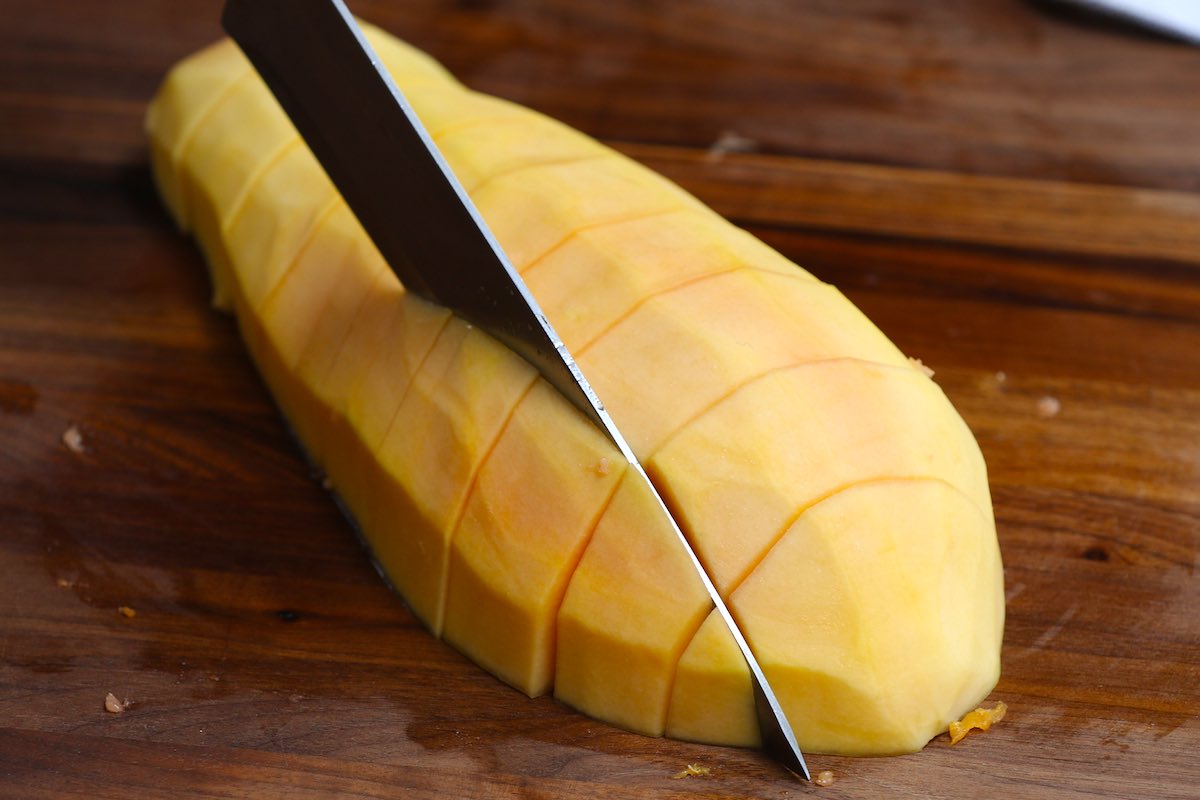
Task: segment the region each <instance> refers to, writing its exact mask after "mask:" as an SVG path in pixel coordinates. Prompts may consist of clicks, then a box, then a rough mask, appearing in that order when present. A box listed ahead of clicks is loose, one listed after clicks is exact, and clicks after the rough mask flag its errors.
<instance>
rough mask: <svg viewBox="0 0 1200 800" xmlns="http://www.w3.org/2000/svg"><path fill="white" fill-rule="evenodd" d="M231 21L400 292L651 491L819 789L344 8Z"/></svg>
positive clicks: (586, 390)
mask: <svg viewBox="0 0 1200 800" xmlns="http://www.w3.org/2000/svg"><path fill="white" fill-rule="evenodd" d="M222 24H223V25H224V27H225V30H226V31H227V32H228V33H229V34H230V35H231V36H232V37H233V39H234V41H236V42H237V44H238V45H239V47H241V49H242V51H243V52H244V53H245V54H246V56H247V58H249V60H250V62H251V63H252V64H253V65H254V67H255V69H257V70H258V72H259V74H260V75H261V76H262V77H263V80H264V81H265V82H266V84H267V86H268V87H269V88H270V89H271V91H272V93H273V94H274V95H275V97H276V98H277V99H278V100H279V103H280V105H281V106H283V109H284V111H285V112H286V113H287V115H288V116H289V117H290V118H291V120H292V122H293V123H294V124H295V126H296V128H297V130H299V132H300V135H301V136H302V137H303V138H304V140H305V141H306V143H307V144H308V145H309V147H310V149H311V150H312V151H313V153H314V154H315V155H316V157H317V159H318V161H319V162H320V163H321V165H322V167H324V169H325V171H326V172H327V173H328V174H329V176H330V178H331V179H332V180H333V182H334V184H335V185H336V186H337V188H338V189H339V191H340V192H341V193H342V196H343V197H344V198H345V200H346V202H347V203H348V204H349V205H350V208H351V210H353V211H354V213H355V215H356V216H357V217H358V219H359V221H360V222H361V223H362V226H363V228H364V229H365V230H366V231H367V233H368V235H369V236H370V237H371V239H372V240H373V241H374V242H375V245H376V247H378V248H379V251H380V253H382V255H383V256H384V258H385V260H386V261H387V263H388V264H389V266H390V267H391V268H392V270H393V271H394V272H395V273H396V275H397V277H398V278H399V279H400V282H401V283H402V284H403V285H404V286H405V287H406V288H407V289H409V290H411V291H414V292H416V293H417V294H419V295H421V296H423V297H426V298H427V299H429V300H432V301H433V302H435V303H438V304H440V305H443V306H446V307H447V308H449V309H450V310H452V311H454V312H456V313H458V314H460V315H461V316H462V317H463V318H465V319H466V320H467V321H469V322H471V323H473V324H476V325H478V326H479V327H481V328H482V329H484V330H485V331H487V332H488V333H491V334H492V335H493V336H495V337H496V338H497V339H499V340H500V341H501V342H503V343H504V344H505V345H507V346H508V347H510V348H511V349H513V350H514V351H516V352H517V353H518V354H520V355H521V356H523V357H524V358H525V359H526V360H528V361H529V362H530V363H531V364H532V365H533V366H535V367H536V368H537V369H538V371H539V372H540V373H541V374H542V375H543V376H545V378H546V379H547V380H548V381H550V383H551V384H552V385H553V386H554V387H555V388H557V389H558V390H559V391H560V392H561V393H562V394H563V395H564V396H565V397H566V398H567V399H568V400H570V401H571V402H572V403H573V404H574V405H575V406H577V407H578V408H579V409H580V410H581V411H582V412H583V413H584V414H585V415H586V416H587V417H588V418H589V419H590V420H591V421H592V422H593V423H594V424H595V425H597V426H598V427H599V428H600V429H601V430H602V431H603V432H604V433H605V435H607V436H608V438H609V439H611V440H612V442H613V443H614V444H615V445H616V447H617V448H618V449H619V450H620V452H621V454H622V455H623V456H624V457H625V458H626V460H627V461H628V462H629V464H630V466H631V468H632V469H633V470H635V472H636V473H637V475H638V477H639V478H640V479H641V480H642V481H644V482H645V484H646V486H647V487H648V488H649V490H650V491H651V492H652V493H653V495H654V497H655V499H656V500H657V501H658V504H659V507H660V508H661V510H662V513H663V515H664V516H665V518H666V519H667V520H669V521H670V524H671V527H672V529H673V530H674V532H675V534H676V536H677V538H678V540H679V542H680V544H681V546H682V547H683V548H684V551H685V552H686V553H687V555H688V557H689V558H690V560H691V562H692V564H693V566H694V567H695V569H696V572H697V574H698V575H699V577H700V579H701V581H702V582H703V584H704V588H705V590H706V591H707V592H708V595H709V597H710V599H711V600H712V602H713V605H714V606H715V607H716V609H717V611H718V613H719V614H720V615H721V618H722V619H723V620H724V621H725V624H726V625H727V626H728V628H729V630H730V632H731V633H732V634H733V638H734V640H735V641H736V643H737V645H738V648H739V649H740V650H741V652H742V655H743V656H744V657H745V659H746V662H747V664H748V665H749V667H750V672H751V677H752V682H753V685H754V694H755V708H756V713H757V716H758V723H759V730H760V733H761V735H762V739H763V749H764V750H765V751H766V752H767V753H768V754H769V755H771V756H772V757H774V758H775V759H776V760H778V761H779V762H780V763H781V764H782V765H783V766H785V767H786V768H787V769H789V770H790V771H792V772H793V773H795V774H797V775H802V776H803V777H804V778H806V779H807V778H809V771H808V766H807V764H806V763H805V761H804V756H803V754H802V753H801V752H800V747H799V745H798V744H797V742H796V737H795V734H794V732H793V731H792V727H791V725H790V723H789V722H788V720H787V717H786V715H785V714H784V712H783V709H782V707H781V706H780V704H779V701H778V699H777V698H776V696H775V693H774V692H773V691H772V689H771V687H770V684H769V683H768V682H767V679H766V676H765V675H764V674H763V671H762V668H761V666H760V665H759V663H758V660H757V658H755V656H754V653H753V652H752V651H751V650H750V646H749V644H748V643H747V642H746V638H745V637H744V636H743V635H742V632H741V630H740V629H739V628H738V625H737V623H736V621H735V620H734V618H733V615H732V614H731V613H730V611H729V608H728V607H727V606H726V605H725V602H724V600H723V599H722V598H721V595H720V593H719V592H718V591H717V589H716V587H715V586H714V584H713V582H712V580H711V579H710V578H709V576H708V573H707V572H706V571H705V569H704V565H703V564H702V563H701V562H700V559H699V558H698V557H697V556H696V553H695V551H694V550H693V549H692V546H691V543H690V542H688V540H687V537H686V536H685V535H684V533H683V531H682V530H681V529H680V527H679V524H678V523H677V522H676V520H675V518H674V516H673V515H672V514H671V512H670V510H669V509H668V508H667V506H666V504H665V503H664V502H663V500H662V497H661V495H659V493H658V491H657V489H656V488H655V487H654V484H653V483H652V482H651V481H650V478H649V476H647V474H646V471H645V469H643V467H642V465H641V464H640V463H639V462H638V459H637V456H635V455H634V453H633V450H632V449H631V448H630V447H629V444H628V443H627V442H626V441H625V438H624V437H623V436H622V435H621V433H620V431H619V430H618V429H617V426H616V425H615V424H614V423H613V421H612V419H611V417H610V416H609V415H608V412H607V411H606V410H605V408H604V405H603V403H602V402H601V401H600V398H599V397H598V396H597V395H596V393H595V391H594V390H593V389H592V387H591V385H590V384H589V383H588V382H587V380H586V379H585V378H584V376H583V374H582V373H581V372H580V370H579V367H578V366H577V365H576V363H575V360H574V358H572V357H571V354H570V353H569V352H568V350H567V348H566V346H565V345H564V344H563V342H562V339H561V338H560V337H559V336H558V334H557V333H555V331H554V328H553V326H552V325H551V324H550V322H549V321H548V320H547V318H546V316H545V314H543V313H542V310H541V308H540V307H539V306H538V304H537V301H536V300H535V299H534V297H533V295H532V294H530V292H529V290H528V289H527V288H526V286H525V284H524V281H522V279H521V277H520V275H519V274H518V273H517V271H516V270H515V269H513V267H512V265H511V263H509V261H508V258H507V257H506V256H505V255H504V252H503V250H502V249H501V248H500V246H499V244H498V243H497V242H496V240H495V238H494V237H493V236H492V234H491V232H490V231H489V230H488V227H487V225H486V223H485V222H484V221H483V218H482V217H481V216H480V214H479V212H478V211H477V210H476V208H475V206H474V204H473V203H472V202H471V200H470V198H469V197H468V196H467V194H466V192H465V191H464V190H463V189H462V187H461V185H459V183H458V180H457V179H456V178H455V177H454V173H453V172H452V171H451V170H450V168H449V166H448V165H447V164H446V162H445V160H444V159H443V158H442V156H441V153H440V152H439V151H438V149H437V147H436V145H435V144H434V143H433V140H432V139H431V138H430V136H429V134H428V132H426V131H425V128H424V126H423V125H422V124H421V122H420V120H419V119H418V118H417V116H416V114H415V113H414V112H413V110H412V107H411V106H409V104H408V102H407V101H406V100H405V99H404V96H403V94H402V93H401V92H400V90H399V89H398V88H397V86H396V84H395V82H394V81H392V79H391V76H390V75H389V74H388V72H387V70H386V69H385V68H384V67H383V65H382V62H381V61H380V59H379V57H378V55H376V53H375V51H374V49H373V48H372V47H371V45H370V43H369V42H367V40H366V38H365V37H364V36H363V34H362V31H361V30H360V29H359V27H358V25H357V24H356V23H355V21H354V18H353V17H352V16H351V14H350V12H349V10H348V9H347V8H346V6H345V4H344V3H343V2H342V0H228V2H227V3H226V5H225V11H224V14H223V15H222Z"/></svg>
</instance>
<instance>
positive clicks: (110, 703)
mask: <svg viewBox="0 0 1200 800" xmlns="http://www.w3.org/2000/svg"><path fill="white" fill-rule="evenodd" d="M127 708H129V701H128V700H118V699H117V696H116V695H115V694H113V693H112V692H109V693H108V694H107V695H105V697H104V710H105V711H107V712H108V713H110V714H120V713H123V712H124V711H125V709H127Z"/></svg>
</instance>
